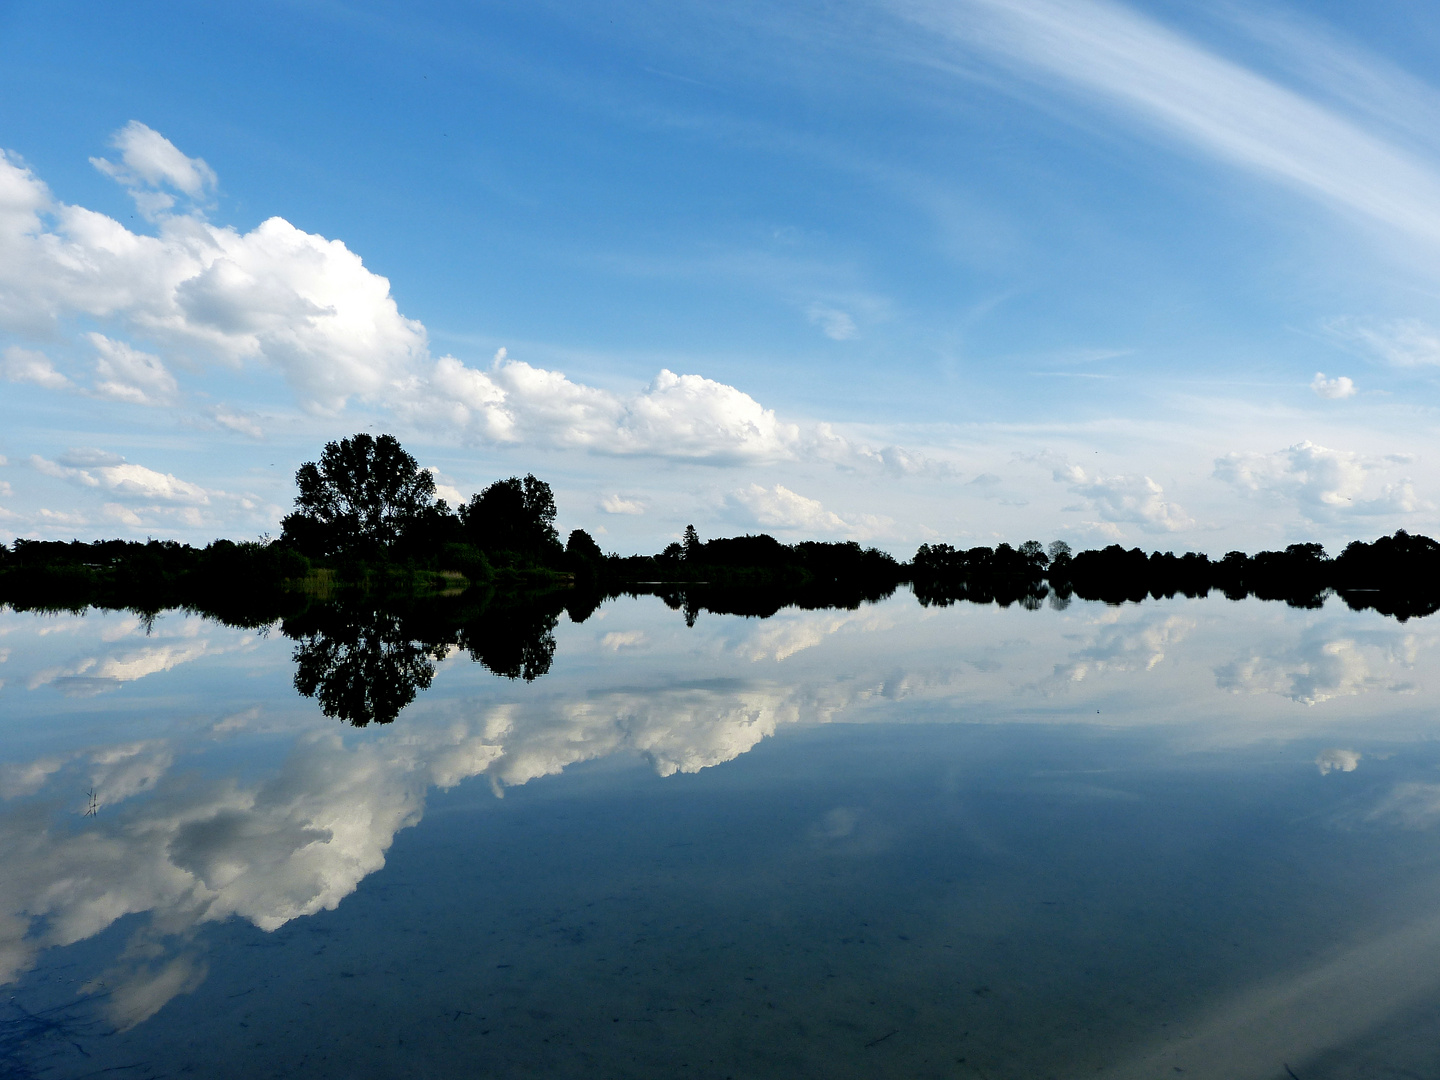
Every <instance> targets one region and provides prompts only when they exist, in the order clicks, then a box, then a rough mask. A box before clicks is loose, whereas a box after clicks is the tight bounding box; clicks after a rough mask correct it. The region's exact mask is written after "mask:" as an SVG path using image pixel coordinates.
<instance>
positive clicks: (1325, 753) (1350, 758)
mask: <svg viewBox="0 0 1440 1080" xmlns="http://www.w3.org/2000/svg"><path fill="white" fill-rule="evenodd" d="M1363 756H1364V755H1363V754H1361V753H1360V752H1359V751H1356V750H1339V749H1335V750H1322V751H1320V756H1319V757H1317V758H1316V759H1315V765H1316V766H1317V767H1318V768H1319V770H1320V775H1321V776H1328V775H1329V774H1330V773H1332V772H1354V771H1355V769H1356V768H1357V767H1358V766H1359V764H1360V759H1361V758H1362V757H1363Z"/></svg>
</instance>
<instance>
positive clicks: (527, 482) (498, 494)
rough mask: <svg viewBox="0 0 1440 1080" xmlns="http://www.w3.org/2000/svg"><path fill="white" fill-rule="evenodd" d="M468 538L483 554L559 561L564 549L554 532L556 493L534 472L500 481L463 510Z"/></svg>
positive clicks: (462, 516) (462, 517)
mask: <svg viewBox="0 0 1440 1080" xmlns="http://www.w3.org/2000/svg"><path fill="white" fill-rule="evenodd" d="M460 521H461V523H462V524H463V526H464V530H465V539H466V541H467V542H468V543H471V544H473V545H475V546H476V547H477V548H480V549H481V550H482V551H513V552H517V553H520V554H525V555H533V556H536V557H546V556H548V557H550V558H552V559H554V558H557V557H558V556H559V555H560V554H561V552H562V551H563V550H564V549H563V548H562V547H561V546H560V534H559V533H557V532H556V531H555V494H554V492H552V491H551V490H550V485H549V484H547V483H545V481H543V480H539V479H536V477H535V476H534V474H533V473H531V474H526V476H525V479H523V480H522V479H520V478H519V477H518V476H512V477H510V478H509V479H508V480H497V481H495V483H493V484H491V485H490V486H489V487H487V488H486V489H485V490H484V491H482V492H480V493H479V494H477V495H474V496H472V497H471V499H470V501H469V502H468V503H466V504H465V505H464V506H462V507H461V508H460Z"/></svg>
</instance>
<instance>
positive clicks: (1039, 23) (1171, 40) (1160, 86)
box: [903, 0, 1440, 242]
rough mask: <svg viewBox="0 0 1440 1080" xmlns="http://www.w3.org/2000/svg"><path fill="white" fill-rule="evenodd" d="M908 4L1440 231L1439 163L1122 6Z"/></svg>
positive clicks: (1030, 64) (974, 0) (1007, 55)
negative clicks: (1436, 165)
mask: <svg viewBox="0 0 1440 1080" xmlns="http://www.w3.org/2000/svg"><path fill="white" fill-rule="evenodd" d="M903 10H904V12H905V13H906V14H907V15H909V16H910V17H911V18H914V19H916V20H917V21H919V22H921V23H923V24H924V25H926V26H928V27H930V28H933V29H935V30H938V31H940V32H941V33H942V34H944V35H945V36H946V37H948V38H949V39H950V40H951V41H952V42H954V43H955V44H956V45H958V46H959V47H961V48H963V49H965V50H967V51H973V50H975V49H977V48H978V49H979V50H980V51H982V52H985V53H988V54H990V55H991V56H993V57H996V58H998V59H1000V60H1001V61H1002V62H1003V63H1005V64H1007V65H1008V66H1012V67H1015V68H1018V69H1020V70H1021V71H1022V72H1024V73H1025V74H1028V75H1030V76H1032V77H1036V76H1038V77H1039V78H1040V79H1041V80H1042V81H1045V80H1054V79H1059V80H1061V81H1063V82H1065V83H1069V84H1070V85H1071V86H1074V87H1077V88H1079V89H1081V90H1083V91H1086V92H1088V93H1089V94H1091V95H1093V96H1096V97H1098V98H1100V99H1101V100H1102V101H1106V102H1108V103H1110V104H1112V105H1115V106H1119V107H1121V108H1122V109H1124V110H1126V111H1128V112H1130V113H1132V114H1134V115H1136V116H1137V117H1138V118H1140V119H1142V120H1143V121H1145V122H1147V123H1148V124H1150V125H1151V126H1153V127H1155V128H1157V129H1159V130H1160V131H1161V132H1162V133H1164V134H1166V135H1168V136H1170V137H1172V138H1175V139H1178V140H1180V141H1182V142H1184V143H1186V144H1188V145H1190V146H1191V147H1193V148H1195V149H1198V150H1200V151H1202V152H1204V153H1206V154H1209V155H1211V156H1213V157H1217V158H1220V159H1222V160H1224V161H1227V162H1229V163H1231V164H1233V165H1238V166H1241V167H1243V168H1246V169H1249V170H1252V171H1254V172H1257V173H1260V174H1262V175H1265V176H1268V177H1270V178H1272V179H1275V180H1279V181H1281V182H1284V183H1285V184H1287V185H1289V186H1290V187H1292V188H1296V189H1298V190H1300V191H1303V192H1306V193H1308V194H1310V195H1312V196H1314V197H1317V198H1319V199H1321V200H1323V201H1325V202H1327V203H1329V204H1331V205H1334V206H1339V207H1342V208H1344V209H1348V210H1350V211H1352V212H1355V213H1359V214H1362V215H1364V216H1366V217H1369V218H1371V219H1373V220H1375V221H1379V222H1382V223H1384V224H1387V225H1390V226H1392V227H1395V228H1399V229H1401V230H1403V231H1405V232H1407V233H1409V234H1412V235H1415V236H1420V237H1424V238H1426V239H1428V240H1429V241H1431V242H1436V241H1440V174H1437V172H1436V170H1435V169H1434V168H1433V167H1431V166H1430V165H1429V164H1428V163H1426V162H1423V161H1420V160H1417V159H1416V158H1415V157H1413V156H1412V155H1411V154H1409V153H1407V152H1406V151H1404V150H1402V149H1400V148H1399V147H1397V146H1394V145H1392V144H1391V143H1389V142H1387V141H1386V140H1384V139H1381V138H1378V137H1376V136H1375V135H1372V134H1370V133H1368V132H1366V131H1364V130H1362V129H1361V128H1360V127H1359V126H1357V125H1356V124H1354V123H1352V122H1350V121H1349V120H1347V119H1346V118H1344V117H1342V116H1340V115H1339V114H1337V113H1335V112H1333V111H1332V110H1330V109H1327V108H1325V107H1324V106H1322V105H1320V104H1317V103H1316V102H1314V101H1312V100H1310V99H1308V98H1306V97H1304V96H1303V95H1301V94H1299V93H1297V92H1296V91H1294V90H1291V89H1288V88H1286V87H1283V86H1281V85H1279V84H1278V83H1276V82H1274V81H1272V80H1270V79H1267V78H1265V77H1263V76H1261V75H1258V74H1256V73H1255V72H1253V71H1250V70H1248V69H1246V68H1245V67H1243V66H1241V65H1240V64H1237V63H1235V62H1233V61H1231V60H1227V59H1225V58H1223V57H1220V56H1217V55H1215V54H1214V53H1213V52H1211V51H1209V50H1208V49H1206V48H1204V47H1202V46H1201V45H1199V44H1197V43H1195V42H1193V41H1191V40H1189V39H1187V38H1186V37H1184V36H1183V35H1181V34H1179V33H1177V32H1175V31H1173V30H1170V29H1168V28H1166V27H1164V26H1162V25H1160V24H1159V23H1157V22H1155V21H1154V20H1152V19H1149V18H1146V17H1144V16H1142V15H1139V14H1136V13H1135V12H1133V11H1130V10H1128V9H1127V8H1125V7H1123V6H1121V5H1118V4H1113V3H1107V2H1104V0H1067V2H1059V0H1004V2H1002V0H965V3H963V4H961V5H956V6H952V5H945V6H940V5H937V4H925V5H914V6H907V7H905V8H904V9H903Z"/></svg>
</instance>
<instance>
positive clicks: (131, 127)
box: [90, 120, 219, 219]
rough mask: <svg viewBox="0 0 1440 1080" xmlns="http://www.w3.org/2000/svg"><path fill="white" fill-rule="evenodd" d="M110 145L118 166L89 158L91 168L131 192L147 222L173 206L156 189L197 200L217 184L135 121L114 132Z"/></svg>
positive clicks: (202, 167) (210, 173)
mask: <svg viewBox="0 0 1440 1080" xmlns="http://www.w3.org/2000/svg"><path fill="white" fill-rule="evenodd" d="M110 145H111V146H113V147H114V148H115V149H116V150H119V151H120V163H119V164H116V163H115V162H113V161H110V160H108V159H106V158H91V159H90V164H92V165H94V166H95V167H96V168H97V169H99V170H100V171H101V172H103V173H104V174H105V175H106V176H109V177H111V178H113V179H115V180H118V181H120V183H122V184H124V185H125V186H126V187H128V188H130V194H131V196H132V197H133V198H134V199H135V205H136V206H137V207H139V209H140V211H141V213H142V214H144V215H145V216H146V217H148V218H151V219H154V218H156V217H158V216H160V215H162V214H164V213H166V212H167V211H169V210H170V209H172V208H173V207H174V205H175V199H174V197H173V196H171V195H168V194H166V193H164V192H162V191H159V190H158V189H159V188H162V187H168V188H172V189H174V190H175V191H179V192H181V193H183V194H185V195H188V196H189V197H190V198H192V199H199V198H200V197H202V196H203V195H205V194H206V193H207V192H208V191H211V190H213V189H214V187H215V185H216V184H217V183H218V182H219V181H218V179H217V177H216V176H215V170H213V169H212V168H210V166H209V165H207V164H206V163H205V162H204V161H203V160H202V159H201V158H192V157H187V156H186V155H185V154H183V153H181V152H180V150H179V149H178V148H176V146H175V144H174V143H172V142H171V141H170V140H169V139H167V138H165V136H163V135H161V134H160V133H159V132H158V131H155V130H153V129H151V128H149V127H146V126H145V125H144V124H142V123H140V122H139V121H138V120H131V121H130V123H128V124H126V125H125V126H124V127H123V128H121V129H120V130H119V131H117V132H115V134H114V135H112V136H111V137H110ZM142 188H148V189H150V190H140V189H142Z"/></svg>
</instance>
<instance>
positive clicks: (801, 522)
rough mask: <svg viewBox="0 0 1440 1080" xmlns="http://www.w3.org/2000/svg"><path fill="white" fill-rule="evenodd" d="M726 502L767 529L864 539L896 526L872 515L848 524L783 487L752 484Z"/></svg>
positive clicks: (747, 518)
mask: <svg viewBox="0 0 1440 1080" xmlns="http://www.w3.org/2000/svg"><path fill="white" fill-rule="evenodd" d="M726 501H727V502H728V503H729V505H730V507H731V509H732V510H733V511H735V512H737V513H738V515H739V516H740V517H742V518H744V519H745V520H747V521H750V522H752V523H754V524H756V525H760V526H763V527H765V528H767V529H781V530H786V531H795V532H805V533H810V534H820V535H825V536H849V537H854V538H856V539H861V538H868V537H871V536H875V535H877V534H878V533H881V532H883V531H884V530H885V529H886V528H887V527H888V526H890V525H891V524H893V523H892V522H891V520H890V519H889V518H882V517H875V516H874V515H871V514H860V515H856V516H854V517H852V519H851V520H849V521H847V520H845V519H844V518H842V517H841V516H840V515H839V514H836V513H835V512H834V511H831V510H826V509H825V507H824V506H823V505H821V503H820V501H819V500H818V499H811V498H807V497H806V496H804V495H801V494H799V493H798V492H794V491H791V490H790V489H789V488H787V487H785V486H784V485H783V484H776V485H775V486H774V487H768V488H767V487H763V486H762V485H760V484H751V485H750V486H749V487H747V488H743V489H741V490H739V491H733V492H731V493H730V495H729V496H728V497H727V499H726Z"/></svg>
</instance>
